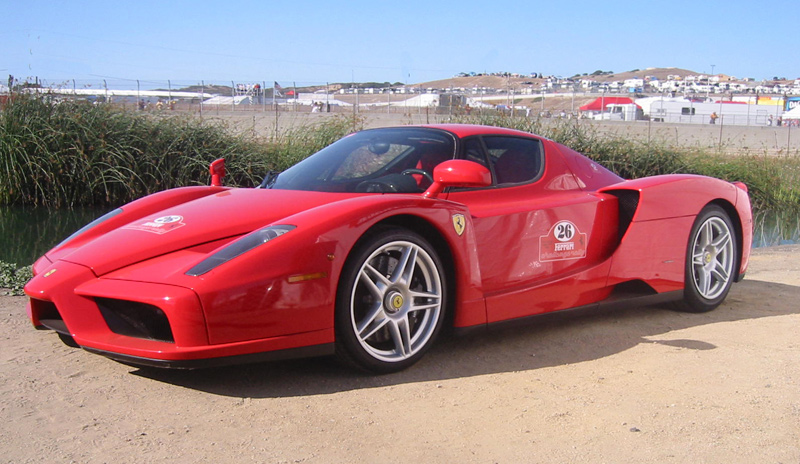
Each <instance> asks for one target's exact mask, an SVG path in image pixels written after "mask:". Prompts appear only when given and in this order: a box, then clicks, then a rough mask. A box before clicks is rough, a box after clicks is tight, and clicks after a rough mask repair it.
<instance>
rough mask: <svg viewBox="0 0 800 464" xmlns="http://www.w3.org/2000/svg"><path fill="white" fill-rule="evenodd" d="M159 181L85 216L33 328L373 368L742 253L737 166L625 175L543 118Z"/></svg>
mask: <svg viewBox="0 0 800 464" xmlns="http://www.w3.org/2000/svg"><path fill="white" fill-rule="evenodd" d="M211 171H212V174H213V176H212V182H211V185H210V186H208V187H186V188H179V189H174V190H167V191H164V192H160V193H156V194H154V195H150V196H148V197H145V198H142V199H140V200H137V201H134V202H132V203H130V204H127V205H125V206H122V207H121V208H119V209H116V210H114V211H112V212H110V213H108V214H106V215H105V216H103V217H101V218H99V219H98V220H96V221H94V222H93V223H91V224H89V225H88V226H86V227H85V228H83V229H81V230H80V231H78V232H76V233H75V234H74V235H72V236H71V237H69V238H68V239H66V240H65V241H64V242H62V243H61V244H60V245H58V246H56V247H55V248H54V249H52V250H51V251H49V252H48V253H47V254H46V255H45V256H44V257H42V258H41V259H39V260H38V261H37V262H36V264H35V265H34V273H35V277H34V278H33V279H32V280H31V281H30V282H29V283H28V285H27V286H26V287H25V291H26V293H27V294H28V296H30V302H29V304H28V308H27V310H28V314H29V316H30V318H31V320H32V322H33V324H34V326H36V327H37V328H48V329H52V330H54V331H56V332H58V334H59V335H60V336H61V338H62V339H63V340H64V341H65V342H67V343H68V344H71V345H73V346H79V347H81V348H84V349H86V350H88V351H91V352H94V353H98V354H101V355H104V356H108V357H110V358H113V359H116V360H119V361H122V362H125V363H130V364H138V365H151V366H162V367H184V368H191V367H201V366H213V365H220V364H225V363H233V362H250V361H257V360H262V359H274V358H287V357H294V356H309V355H327V354H335V355H336V356H337V357H338V358H340V359H341V360H343V361H344V362H345V363H347V364H350V365H353V366H356V367H358V368H361V369H365V370H368V371H372V372H392V371H397V370H400V369H403V368H406V367H408V366H409V365H411V364H413V363H414V362H416V361H418V360H419V359H420V357H422V356H423V354H424V353H425V352H426V351H427V350H428V349H429V348H430V346H431V345H432V344H433V343H434V341H435V340H436V338H437V335H438V334H439V333H440V332H441V331H442V329H445V328H454V329H458V330H466V329H472V328H486V327H489V326H492V325H494V324H498V323H503V322H506V321H511V320H521V319H524V318H529V317H532V316H537V315H541V314H545V313H551V312H554V311H563V310H567V309H576V308H581V309H588V310H591V309H592V308H599V307H603V306H606V305H613V304H618V303H620V302H628V303H630V302H634V303H635V304H642V305H643V304H650V303H663V302H667V301H671V302H673V304H674V305H675V307H676V308H678V309H681V310H685V311H694V312H700V311H708V310H711V309H713V308H715V307H716V306H718V305H719V304H720V303H722V301H723V299H724V298H725V296H726V295H727V293H728V290H729V289H730V287H731V284H732V283H733V282H735V281H739V280H740V279H741V278H742V277H743V276H744V273H745V270H746V269H747V262H748V256H749V251H750V245H751V241H752V217H751V211H750V201H749V198H748V195H747V188H746V187H745V186H744V184H741V183H729V182H724V181H722V180H718V179H713V178H708V177H702V176H695V175H665V176H657V177H650V178H643V179H637V180H624V179H622V178H620V177H618V176H616V175H615V174H613V173H612V172H610V171H609V170H607V169H605V168H603V167H602V166H600V165H598V164H597V163H595V162H594V161H592V160H590V159H588V158H586V157H584V156H583V155H581V154H579V153H577V152H575V151H573V150H571V149H569V148H567V147H565V146H563V145H560V144H558V143H555V142H553V141H551V140H547V139H545V138H542V137H538V136H536V135H533V134H529V133H525V132H520V131H515V130H509V129H503V128H497V127H483V126H472V125H431V126H416V127H392V128H383V129H372V130H365V131H362V132H357V133H355V134H352V135H349V136H347V137H345V138H343V139H341V140H339V141H338V142H336V143H334V144H332V145H330V146H329V147H327V148H325V149H323V150H321V151H320V152H318V153H316V154H314V155H312V156H310V157H309V158H307V159H305V160H304V161H302V162H300V163H298V164H297V165H295V166H293V167H292V168H290V169H288V170H286V171H284V172H281V173H280V174H274V173H271V174H270V175H268V176H267V177H266V178H265V179H264V182H263V183H262V184H261V185H260V186H259V187H258V188H228V187H224V186H221V185H220V184H221V182H220V179H221V177H222V176H224V163H219V162H215V163H214V164H212V167H211Z"/></svg>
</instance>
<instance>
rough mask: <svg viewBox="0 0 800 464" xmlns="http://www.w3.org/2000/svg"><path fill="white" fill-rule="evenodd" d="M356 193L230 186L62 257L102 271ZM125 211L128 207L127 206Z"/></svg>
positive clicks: (245, 230) (276, 220)
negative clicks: (237, 187)
mask: <svg viewBox="0 0 800 464" xmlns="http://www.w3.org/2000/svg"><path fill="white" fill-rule="evenodd" d="M353 196H355V195H353V194H338V193H325V192H301V191H290V190H263V189H230V190H225V191H222V192H219V193H216V194H213V195H209V196H206V197H202V198H199V199H195V200H192V201H189V202H186V203H182V204H178V205H174V206H171V207H169V208H165V209H163V210H161V211H159V212H157V213H154V214H149V215H147V216H144V217H141V218H138V219H136V220H134V221H131V222H128V223H127V224H125V225H123V226H121V227H119V228H117V229H114V230H112V231H110V232H109V233H107V234H104V235H102V236H100V237H98V238H96V239H94V240H92V241H90V242H88V243H86V244H84V245H82V246H80V247H78V248H76V249H75V250H74V251H72V252H71V253H69V254H67V255H65V256H62V257H61V259H63V260H64V261H69V262H72V263H76V264H81V265H83V266H87V267H89V268H91V269H92V270H93V271H94V273H95V275H97V276H101V275H103V274H107V273H109V272H112V271H115V270H118V269H121V268H123V267H126V266H129V265H131V264H134V263H137V262H141V261H144V260H147V259H151V258H154V257H156V256H161V255H164V254H167V253H171V252H174V251H178V250H182V249H185V248H190V247H194V246H197V245H201V244H204V243H209V242H214V241H217V240H221V239H226V238H230V237H235V236H239V235H243V234H247V233H249V232H252V231H254V230H256V229H259V228H261V227H264V226H267V225H270V224H290V222H282V221H283V220H284V219H286V218H288V217H290V216H292V215H293V214H296V213H299V212H301V211H306V210H308V209H311V208H314V207H317V206H321V205H324V204H328V203H331V202H335V201H339V200H343V199H347V198H351V197H353ZM123 210H124V207H123Z"/></svg>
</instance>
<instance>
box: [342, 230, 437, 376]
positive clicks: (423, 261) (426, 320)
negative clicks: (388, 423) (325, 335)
mask: <svg viewBox="0 0 800 464" xmlns="http://www.w3.org/2000/svg"><path fill="white" fill-rule="evenodd" d="M446 293H447V292H446V279H445V275H444V269H443V267H442V264H441V261H440V259H439V257H438V256H437V254H436V252H435V251H434V249H433V247H432V246H431V245H430V244H429V243H428V242H427V241H426V240H425V239H424V238H422V237H421V236H419V235H418V234H416V233H414V232H411V231H408V230H405V229H386V230H383V231H380V232H378V233H376V234H373V235H370V236H368V237H367V238H366V239H365V240H363V241H362V243H361V244H359V245H358V246H357V247H356V248H355V249H354V251H353V252H352V253H351V255H350V256H349V257H348V260H347V263H346V265H345V269H344V270H343V272H342V277H341V279H340V284H339V292H338V295H337V306H336V352H337V356H338V357H339V358H340V359H341V360H343V361H344V362H345V363H347V364H350V365H354V366H356V367H358V368H361V369H364V370H367V371H370V372H377V373H388V372H396V371H399V370H402V369H405V368H406V367H408V366H410V365H412V364H414V363H415V362H417V361H418V360H419V359H420V358H421V357H422V356H423V354H424V353H425V352H426V351H427V350H428V348H430V346H431V344H433V342H434V340H435V339H436V336H437V334H438V333H439V331H440V329H441V326H442V324H443V320H444V312H445V298H446Z"/></svg>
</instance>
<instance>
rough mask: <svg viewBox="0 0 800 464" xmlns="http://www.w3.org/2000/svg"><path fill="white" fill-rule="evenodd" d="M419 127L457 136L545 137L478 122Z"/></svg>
mask: <svg viewBox="0 0 800 464" xmlns="http://www.w3.org/2000/svg"><path fill="white" fill-rule="evenodd" d="M417 127H430V128H433V129H441V130H445V131H447V132H452V133H453V134H455V135H456V136H457V137H469V136H472V135H510V136H518V137H519V136H521V137H531V136H535V137H538V138H544V137H541V136H538V135H535V134H531V133H530V132H524V131H520V130H516V129H508V128H505V127H497V126H482V125H478V124H423V125H420V126H417Z"/></svg>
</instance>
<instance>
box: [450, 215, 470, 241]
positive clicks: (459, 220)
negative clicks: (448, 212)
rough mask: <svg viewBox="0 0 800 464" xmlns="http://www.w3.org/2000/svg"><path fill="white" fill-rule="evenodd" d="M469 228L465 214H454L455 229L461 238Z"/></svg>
mask: <svg viewBox="0 0 800 464" xmlns="http://www.w3.org/2000/svg"><path fill="white" fill-rule="evenodd" d="M466 227H467V220H466V219H464V215H463V214H454V215H453V228H454V229H455V230H456V233H457V234H458V235H459V236H460V235H461V234H463V233H464V229H465V228H466Z"/></svg>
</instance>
